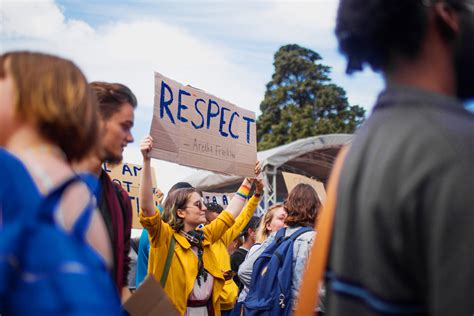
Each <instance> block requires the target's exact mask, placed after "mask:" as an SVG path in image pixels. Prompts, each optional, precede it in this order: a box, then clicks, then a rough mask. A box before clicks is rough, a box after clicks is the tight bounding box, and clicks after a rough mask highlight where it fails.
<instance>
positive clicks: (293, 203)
mask: <svg viewBox="0 0 474 316" xmlns="http://www.w3.org/2000/svg"><path fill="white" fill-rule="evenodd" d="M320 207H321V201H320V200H319V198H318V194H317V193H316V191H315V190H314V189H313V187H312V186H310V185H309V184H305V183H300V184H298V185H297V186H295V187H294V188H293V190H291V192H290V195H288V198H287V199H286V201H285V203H283V208H284V209H285V211H286V212H287V213H288V217H287V218H286V220H285V223H286V224H287V225H288V226H293V227H294V226H313V225H314V223H315V220H316V218H317V215H318V213H319V208H320Z"/></svg>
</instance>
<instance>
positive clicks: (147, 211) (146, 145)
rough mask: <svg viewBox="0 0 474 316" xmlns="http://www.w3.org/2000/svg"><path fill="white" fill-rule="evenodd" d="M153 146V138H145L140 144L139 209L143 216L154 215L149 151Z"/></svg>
mask: <svg viewBox="0 0 474 316" xmlns="http://www.w3.org/2000/svg"><path fill="white" fill-rule="evenodd" d="M152 146H153V138H152V137H151V136H147V137H145V138H144V139H143V140H142V141H141V142H140V151H141V153H142V156H143V168H142V173H141V179H140V192H139V197H140V208H141V210H142V212H143V214H144V215H145V216H153V215H155V212H156V210H155V205H154V203H153V184H152V180H151V158H150V151H151V148H152Z"/></svg>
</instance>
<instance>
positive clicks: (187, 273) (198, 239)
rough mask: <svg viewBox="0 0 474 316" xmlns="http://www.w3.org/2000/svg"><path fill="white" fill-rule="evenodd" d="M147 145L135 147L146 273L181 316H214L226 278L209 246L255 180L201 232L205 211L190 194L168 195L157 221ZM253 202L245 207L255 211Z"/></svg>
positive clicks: (149, 141) (244, 185) (146, 141)
mask: <svg viewBox="0 0 474 316" xmlns="http://www.w3.org/2000/svg"><path fill="white" fill-rule="evenodd" d="M152 141H153V140H152V138H151V137H147V138H145V139H144V140H143V141H142V143H141V145H140V147H141V148H140V149H141V152H142V155H143V160H144V161H143V170H142V182H141V185H140V201H141V208H142V210H141V212H140V222H141V223H142V225H143V227H145V228H146V229H147V230H148V232H149V236H150V245H151V248H150V260H149V263H148V272H149V273H150V274H152V275H153V276H155V278H156V279H158V280H160V282H161V285H162V286H163V288H164V290H165V292H166V294H167V295H168V296H169V298H170V299H171V301H172V302H173V304H174V305H175V306H176V308H177V309H178V311H179V313H180V314H181V315H193V316H195V315H216V316H219V315H220V314H221V313H220V294H221V291H222V287H223V286H224V283H225V278H224V275H223V272H224V271H221V270H220V269H219V268H218V267H219V266H220V265H219V264H218V262H217V259H216V257H215V255H214V253H213V252H212V251H211V247H210V246H211V244H212V243H214V242H216V241H218V240H219V239H220V238H221V237H222V235H223V234H224V233H225V232H226V231H227V229H228V228H230V227H231V226H232V225H233V224H234V218H235V217H237V216H238V215H239V214H240V212H241V211H242V209H243V208H244V204H245V202H246V201H247V197H248V195H249V191H250V187H251V185H252V182H253V181H255V180H249V179H245V180H244V181H243V183H242V185H241V186H240V188H239V190H238V192H237V194H235V195H234V197H233V198H232V200H231V201H230V203H229V205H228V207H227V209H226V210H224V211H223V212H222V213H221V214H220V215H219V216H218V217H217V219H216V220H214V221H213V222H212V223H211V224H209V225H206V226H204V228H202V229H198V227H199V226H201V225H202V224H204V223H206V216H205V215H206V207H205V205H204V202H203V200H202V198H201V196H200V195H199V193H198V192H197V191H196V190H195V189H194V188H185V189H179V190H176V191H174V192H173V193H171V194H170V195H169V196H168V197H167V198H166V200H165V203H164V213H163V219H162V218H161V216H160V213H159V212H157V211H156V209H155V207H154V205H153V200H152V189H151V188H152V186H151V173H150V172H151V169H150V157H149V152H150V150H151V148H152ZM255 171H256V174H257V175H258V174H259V173H260V167H259V166H258V165H257V167H256V168H255ZM258 202H259V199H258V198H255V199H252V200H251V201H250V202H249V203H247V205H246V207H247V208H248V207H253V208H255V207H256V204H258ZM164 220H165V221H166V222H165V221H164Z"/></svg>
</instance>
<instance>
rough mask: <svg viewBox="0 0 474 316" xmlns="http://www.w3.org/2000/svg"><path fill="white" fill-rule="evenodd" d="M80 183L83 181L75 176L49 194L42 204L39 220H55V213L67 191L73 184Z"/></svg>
mask: <svg viewBox="0 0 474 316" xmlns="http://www.w3.org/2000/svg"><path fill="white" fill-rule="evenodd" d="M78 181H81V179H80V178H79V177H78V176H77V175H74V176H72V177H70V178H69V179H67V180H66V181H64V182H63V183H62V184H60V185H59V186H57V187H56V188H55V189H53V190H52V191H51V192H50V193H48V194H47V195H46V197H45V198H44V199H43V201H42V202H41V204H40V208H39V212H38V216H39V218H41V219H45V220H48V221H52V220H53V218H54V216H53V214H54V211H55V210H56V207H57V206H58V203H59V201H61V197H62V195H63V193H64V191H66V189H67V188H68V187H69V186H70V185H71V184H73V183H75V182H78Z"/></svg>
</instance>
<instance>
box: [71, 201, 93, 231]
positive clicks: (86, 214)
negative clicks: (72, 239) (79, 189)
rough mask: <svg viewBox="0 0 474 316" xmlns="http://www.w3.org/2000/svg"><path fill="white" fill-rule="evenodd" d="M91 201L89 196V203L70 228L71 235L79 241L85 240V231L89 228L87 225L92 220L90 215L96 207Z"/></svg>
mask: <svg viewBox="0 0 474 316" xmlns="http://www.w3.org/2000/svg"><path fill="white" fill-rule="evenodd" d="M93 201H94V200H93V199H92V196H91V198H90V199H89V203H87V205H86V207H85V208H84V211H82V213H81V215H80V216H79V218H78V219H77V220H76V222H75V223H74V225H73V227H72V233H73V235H74V236H76V237H78V238H80V239H81V240H84V238H85V235H86V232H87V229H88V228H89V223H90V221H91V218H92V214H93V213H94V209H95V206H96V205H95V203H94V202H93Z"/></svg>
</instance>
